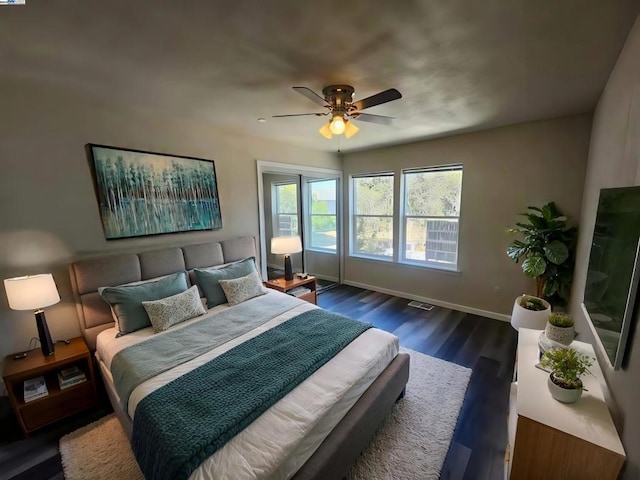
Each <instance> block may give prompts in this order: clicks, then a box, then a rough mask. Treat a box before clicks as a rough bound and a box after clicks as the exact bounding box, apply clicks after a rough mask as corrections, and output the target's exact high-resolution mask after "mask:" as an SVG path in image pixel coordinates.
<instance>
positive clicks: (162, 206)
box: [86, 143, 222, 240]
mask: <svg viewBox="0 0 640 480" xmlns="http://www.w3.org/2000/svg"><path fill="white" fill-rule="evenodd" d="M86 148H87V150H88V156H89V160H90V161H89V163H90V166H91V172H92V176H93V182H94V188H95V192H96V198H97V201H98V208H99V211H100V219H101V221H102V227H103V230H104V235H105V238H106V239H107V240H116V239H123V238H132V237H142V236H148V235H163V234H170V233H180V232H193V231H202V230H219V229H221V228H222V215H221V211H220V201H219V197H218V184H217V176H216V169H215V163H214V161H213V160H205V159H202V158H195V157H186V156H182V155H171V154H166V153H158V152H149V151H144V150H133V149H128V148H120V147H112V146H108V145H98V144H93V143H89V144H87V145H86Z"/></svg>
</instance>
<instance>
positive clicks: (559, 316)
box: [547, 312, 573, 328]
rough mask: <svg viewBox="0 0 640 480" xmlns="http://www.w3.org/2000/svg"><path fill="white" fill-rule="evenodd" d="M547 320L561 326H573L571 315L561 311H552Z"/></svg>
mask: <svg viewBox="0 0 640 480" xmlns="http://www.w3.org/2000/svg"><path fill="white" fill-rule="evenodd" d="M547 322H549V323H550V324H551V325H555V326H556V327H561V328H566V327H573V317H572V316H571V315H568V314H566V313H562V312H558V313H552V314H551V315H549V318H548V319H547Z"/></svg>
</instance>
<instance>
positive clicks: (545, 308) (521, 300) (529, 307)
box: [511, 295, 551, 330]
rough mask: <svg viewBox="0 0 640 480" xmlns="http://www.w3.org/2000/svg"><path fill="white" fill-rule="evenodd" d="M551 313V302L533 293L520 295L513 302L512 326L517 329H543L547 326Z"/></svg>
mask: <svg viewBox="0 0 640 480" xmlns="http://www.w3.org/2000/svg"><path fill="white" fill-rule="evenodd" d="M550 314H551V305H549V302H547V301H545V300H542V299H541V298H538V297H532V296H531V295H520V296H519V297H518V298H516V301H515V302H513V311H512V312H511V326H512V327H513V328H515V329H516V330H519V329H520V328H521V327H522V328H532V329H534V330H542V329H543V328H545V324H546V322H547V318H548V317H549V315H550Z"/></svg>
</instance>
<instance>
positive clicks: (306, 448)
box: [70, 237, 409, 480]
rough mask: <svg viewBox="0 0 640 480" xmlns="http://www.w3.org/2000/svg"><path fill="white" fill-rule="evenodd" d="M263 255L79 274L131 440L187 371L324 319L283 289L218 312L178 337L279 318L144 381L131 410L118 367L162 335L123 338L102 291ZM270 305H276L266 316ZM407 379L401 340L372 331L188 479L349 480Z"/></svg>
mask: <svg viewBox="0 0 640 480" xmlns="http://www.w3.org/2000/svg"><path fill="white" fill-rule="evenodd" d="M255 256H256V249H255V239H254V238H253V237H241V238H236V239H231V240H227V241H223V242H211V243H207V244H202V245H191V246H185V247H181V248H180V247H175V248H167V249H163V250H156V251H151V252H144V253H140V254H121V255H115V256H109V257H103V258H92V259H88V260H83V261H79V262H75V263H73V264H72V265H71V266H70V274H71V280H72V285H73V289H74V293H75V296H76V305H77V309H78V316H79V319H80V325H81V329H82V333H83V336H84V338H85V340H86V341H87V344H88V345H89V348H90V349H91V350H93V351H95V352H96V360H97V363H98V366H99V370H100V372H101V374H102V378H103V381H104V384H105V387H106V391H107V394H108V396H109V399H110V401H111V403H112V405H113V407H114V411H115V412H116V414H117V416H118V419H119V420H120V423H121V424H122V426H123V429H124V430H125V432H126V434H127V436H128V437H129V438H130V439H131V438H132V437H133V420H132V419H133V418H135V417H136V412H137V408H138V405H139V404H140V403H141V402H142V403H145V399H147V398H150V397H151V396H152V395H153V394H154V392H156V391H157V390H160V389H161V387H162V386H164V385H167V384H172V382H174V381H175V380H176V379H182V375H184V376H185V377H186V376H187V375H186V372H190V371H192V370H197V369H198V367H201V366H202V365H204V364H206V362H208V361H211V360H212V359H213V360H217V359H218V358H223V357H224V355H223V354H225V353H227V354H228V352H230V351H231V352H233V351H235V350H237V349H234V347H239V346H240V347H241V346H242V345H248V344H249V343H250V342H255V341H256V340H259V339H261V338H264V337H266V335H259V334H260V333H264V332H272V331H275V330H277V328H278V327H282V326H283V325H285V326H286V325H289V324H292V323H293V322H294V320H297V319H299V318H302V317H304V316H305V315H306V316H312V315H314V314H317V315H322V312H320V311H316V312H315V313H314V310H316V309H317V307H315V306H314V305H311V304H309V303H307V302H303V301H300V300H297V299H294V298H293V297H290V296H288V295H284V294H281V293H279V292H276V291H274V290H269V291H268V293H267V294H265V295H263V296H261V297H258V298H255V299H252V300H249V301H248V302H245V303H244V304H240V305H236V306H228V305H226V304H225V305H220V306H217V307H215V308H212V309H209V310H208V312H207V314H206V315H204V316H202V317H201V318H198V319H194V320H193V321H191V320H189V321H187V322H184V324H181V325H178V326H176V327H172V328H171V329H170V330H172V331H173V330H176V331H177V330H180V329H181V328H184V329H185V331H186V330H187V329H189V328H194V329H196V328H198V326H197V325H196V323H197V322H202V323H204V322H213V323H212V324H213V325H217V324H224V322H225V319H229V318H232V317H236V316H237V315H242V314H243V313H242V312H244V315H248V316H251V315H252V313H251V312H253V311H257V310H265V311H266V310H269V309H272V310H273V311H274V313H273V314H272V315H271V316H270V317H269V318H268V319H266V320H265V321H264V322H263V323H260V325H259V326H257V327H256V328H251V329H250V330H247V331H246V332H244V333H242V335H238V336H237V337H235V338H234V339H233V340H231V341H228V342H224V343H220V344H219V345H217V346H215V347H214V348H211V349H210V350H208V351H207V353H206V354H202V355H197V356H195V357H194V358H192V359H190V360H188V361H185V362H184V363H182V364H181V365H179V366H176V367H175V368H171V369H169V370H168V371H165V372H161V373H159V374H158V375H155V376H154V377H153V378H151V379H149V380H147V381H145V382H142V383H141V384H140V385H138V386H136V387H135V389H133V390H132V392H131V394H130V395H128V397H127V398H128V400H127V401H125V402H123V401H122V399H121V398H120V395H119V394H118V389H117V388H116V387H115V385H114V381H113V377H112V367H113V365H112V362H113V359H114V358H115V357H116V356H118V355H119V352H121V351H125V350H126V348H127V347H129V346H131V345H136V344H138V343H140V344H143V343H145V342H147V343H149V341H150V340H154V341H156V340H157V341H159V342H161V341H162V338H161V337H162V334H156V335H153V332H152V330H151V329H150V328H148V329H142V330H139V331H136V332H134V333H131V334H128V335H124V336H121V337H119V338H117V337H116V333H117V330H115V324H114V321H113V317H112V314H111V311H110V308H109V306H108V305H107V304H106V303H105V302H104V301H103V300H102V298H101V297H100V295H99V294H98V288H100V287H104V286H112V285H121V284H127V283H131V282H138V281H142V280H146V279H152V278H157V277H162V276H165V275H170V274H173V273H175V272H184V271H187V272H189V278H191V279H193V273H192V272H193V269H194V268H206V267H213V266H216V265H223V264H228V263H230V262H235V261H239V260H242V259H245V258H248V257H255ZM267 305H270V306H269V307H268V308H267ZM251 309H254V310H251ZM216 322H217V323H216ZM164 333H166V332H163V334H164ZM173 334H176V333H175V331H174V333H173ZM151 337H155V338H151ZM408 375H409V358H408V356H407V355H404V354H399V353H398V342H397V338H395V337H393V336H392V335H390V334H388V333H386V332H383V331H381V330H377V329H374V328H372V329H368V330H366V331H364V332H363V333H361V334H358V336H357V337H356V338H355V340H353V341H352V342H350V343H349V344H348V345H347V346H346V347H345V348H344V349H343V350H341V351H340V352H339V353H337V354H336V355H335V357H333V358H331V359H330V360H329V361H328V362H327V363H326V364H324V365H323V366H321V367H320V368H319V369H318V370H317V371H315V373H313V374H311V375H310V376H309V377H308V378H307V379H306V380H304V381H302V383H300V384H299V385H298V386H297V387H296V388H294V389H293V390H291V391H290V392H289V393H287V394H286V395H285V396H284V397H283V398H281V399H280V400H278V401H277V402H276V403H275V404H274V405H272V406H271V407H269V408H268V410H267V411H265V412H264V413H263V414H261V415H260V416H259V417H257V418H255V419H254V420H253V421H252V423H250V424H249V425H248V426H246V428H243V429H242V430H241V431H240V432H239V433H238V434H237V435H235V436H233V438H231V439H230V440H228V441H227V442H226V443H225V444H224V446H223V447H222V448H220V449H218V450H217V451H215V453H213V454H212V455H210V456H208V457H207V458H206V459H205V460H204V461H203V462H202V463H201V464H200V465H199V466H198V467H197V468H195V470H194V471H193V472H192V473H191V474H190V477H189V478H192V479H205V478H270V479H276V478H282V479H288V478H293V479H296V480H300V479H332V478H343V477H344V475H345V474H346V472H347V471H348V469H349V467H350V466H351V464H352V463H353V462H354V461H355V459H356V458H357V456H358V455H359V453H360V452H361V451H362V449H363V448H364V447H366V445H367V443H368V441H369V439H370V438H371V436H372V435H373V433H374V432H375V430H376V428H377V427H378V426H379V425H380V423H381V422H382V420H383V419H384V417H385V416H386V414H387V413H388V412H389V410H390V409H391V407H392V406H393V403H394V402H395V401H396V400H397V399H398V398H400V397H401V396H402V395H403V393H404V387H405V385H406V382H407V380H408ZM337 380H339V381H337ZM147 403H148V402H147ZM141 416H142V415H141ZM138 423H139V424H140V423H141V421H138ZM138 430H139V431H140V427H139V428H138ZM266 444H268V445H269V448H268V449H267V448H265V445H266Z"/></svg>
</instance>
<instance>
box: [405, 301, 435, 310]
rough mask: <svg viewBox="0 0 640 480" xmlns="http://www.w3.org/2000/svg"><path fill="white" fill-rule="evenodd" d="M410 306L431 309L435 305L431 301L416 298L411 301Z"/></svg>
mask: <svg viewBox="0 0 640 480" xmlns="http://www.w3.org/2000/svg"><path fill="white" fill-rule="evenodd" d="M409 306H410V307H415V308H421V309H422V310H431V309H432V308H433V305H431V304H430V303H424V302H418V301H416V300H414V301H412V302H409Z"/></svg>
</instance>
